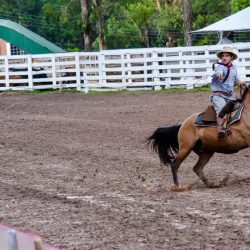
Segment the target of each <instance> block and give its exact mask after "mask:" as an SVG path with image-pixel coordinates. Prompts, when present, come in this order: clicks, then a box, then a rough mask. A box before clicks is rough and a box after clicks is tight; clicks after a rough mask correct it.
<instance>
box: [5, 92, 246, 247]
mask: <svg viewBox="0 0 250 250" xmlns="http://www.w3.org/2000/svg"><path fill="white" fill-rule="evenodd" d="M208 97H209V93H208V92H193V93H191V92H188V93H128V94H102V95H86V94H83V93H51V94H39V95H30V94H21V95H10V94H5V95H1V96H0V109H1V113H0V116H1V119H0V127H1V133H0V153H1V175H0V190H1V195H0V223H2V224H6V225H9V226H11V227H15V228H18V229H20V230H23V231H28V232H34V233H36V234H38V235H40V236H41V237H42V238H43V239H44V240H45V241H46V242H48V243H51V244H54V245H56V246H58V247H61V248H64V249H68V250H73V249H75V250H84V249H108V250H109V249H123V250H125V249H131V250H137V249H138V250H139V249H140V250H141V249H143V250H144V249H147V250H152V249H185V250H186V249H230V250H231V249H237V250H238V249H241V250H242V249H249V247H250V169H249V167H250V163H249V161H250V155H249V149H247V150H243V151H241V152H239V153H237V154H234V155H218V154H217V155H215V156H214V157H213V158H212V160H211V161H210V162H209V164H208V165H207V166H206V169H205V172H206V174H207V175H208V176H209V178H210V179H211V180H214V181H215V182H216V181H218V182H219V181H220V180H221V179H223V178H224V177H225V176H228V177H229V180H228V183H227V185H226V186H225V187H222V188H218V189H208V188H205V187H204V185H203V183H202V182H200V181H198V182H197V183H196V184H195V185H194V186H193V188H192V190H190V191H187V192H182V193H176V192H171V191H170V189H171V186H172V183H173V182H172V176H171V173H170V169H169V168H168V167H165V166H161V165H160V163H159V159H158V155H156V154H154V153H153V152H152V151H151V149H150V148H148V147H147V146H146V144H144V140H145V138H146V137H147V136H149V135H150V134H151V133H152V132H153V131H154V130H155V129H156V128H158V127H162V126H169V125H173V124H177V123H181V122H182V121H183V120H184V119H185V118H186V117H187V116H189V115H191V114H192V113H194V112H200V111H203V109H204V108H205V107H206V106H207V105H208V103H209V101H208ZM196 159H197V157H196V155H194V154H191V155H190V156H189V157H188V158H187V159H186V160H185V162H184V163H183V165H182V166H181V167H180V171H179V178H180V181H181V183H182V184H191V183H194V182H196V181H197V179H198V178H197V177H196V175H195V174H194V173H193V171H192V167H193V165H194V163H195V161H196Z"/></svg>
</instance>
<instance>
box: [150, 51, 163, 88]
mask: <svg viewBox="0 0 250 250" xmlns="http://www.w3.org/2000/svg"><path fill="white" fill-rule="evenodd" d="M157 59H158V54H157V52H156V51H152V61H153V77H154V87H153V89H154V90H160V89H161V87H160V79H159V77H160V71H159V69H158V67H159V62H158V60H157Z"/></svg>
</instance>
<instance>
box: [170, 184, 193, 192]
mask: <svg viewBox="0 0 250 250" xmlns="http://www.w3.org/2000/svg"><path fill="white" fill-rule="evenodd" d="M188 190H190V187H189V186H186V185H183V186H173V187H171V191H173V192H185V191H188Z"/></svg>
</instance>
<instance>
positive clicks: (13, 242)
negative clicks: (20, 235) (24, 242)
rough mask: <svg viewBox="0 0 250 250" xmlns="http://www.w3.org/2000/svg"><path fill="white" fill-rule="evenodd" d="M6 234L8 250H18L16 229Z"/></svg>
mask: <svg viewBox="0 0 250 250" xmlns="http://www.w3.org/2000/svg"><path fill="white" fill-rule="evenodd" d="M6 234H7V241H8V250H18V245H17V238H16V231H15V230H14V229H10V230H8V231H7V233H6Z"/></svg>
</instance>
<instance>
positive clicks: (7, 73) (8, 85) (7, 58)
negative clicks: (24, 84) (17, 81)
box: [4, 56, 10, 90]
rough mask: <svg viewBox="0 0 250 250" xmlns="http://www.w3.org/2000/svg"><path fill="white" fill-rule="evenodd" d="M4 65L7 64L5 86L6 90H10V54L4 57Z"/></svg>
mask: <svg viewBox="0 0 250 250" xmlns="http://www.w3.org/2000/svg"><path fill="white" fill-rule="evenodd" d="M4 66H5V82H6V85H5V88H6V90H9V89H10V77H9V57H8V56H6V57H5V58H4Z"/></svg>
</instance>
